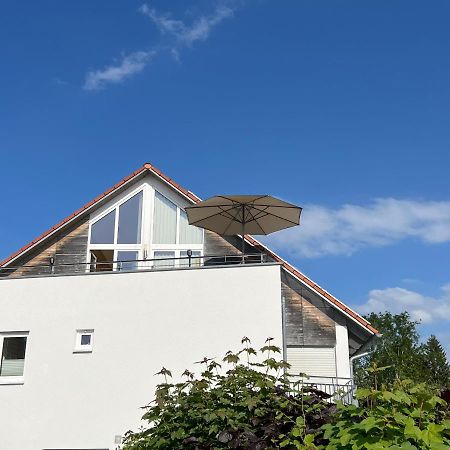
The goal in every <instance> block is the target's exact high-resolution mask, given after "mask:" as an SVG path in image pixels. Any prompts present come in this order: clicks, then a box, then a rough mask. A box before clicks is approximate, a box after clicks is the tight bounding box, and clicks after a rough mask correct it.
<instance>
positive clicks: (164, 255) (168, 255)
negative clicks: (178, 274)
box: [153, 251, 175, 269]
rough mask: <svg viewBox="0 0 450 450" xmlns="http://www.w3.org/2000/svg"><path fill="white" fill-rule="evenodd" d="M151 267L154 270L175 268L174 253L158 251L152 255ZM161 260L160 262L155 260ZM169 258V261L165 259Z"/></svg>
mask: <svg viewBox="0 0 450 450" xmlns="http://www.w3.org/2000/svg"><path fill="white" fill-rule="evenodd" d="M153 258H154V259H155V261H153V267H155V268H161V269H162V268H171V267H174V266H175V259H174V258H175V252H168V251H158V252H155V253H154V256H153ZM159 258H161V261H157V259H159ZM167 258H169V259H167Z"/></svg>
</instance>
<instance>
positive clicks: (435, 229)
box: [265, 198, 450, 258]
mask: <svg viewBox="0 0 450 450" xmlns="http://www.w3.org/2000/svg"><path fill="white" fill-rule="evenodd" d="M407 238H415V239H418V240H420V241H422V242H426V243H430V244H436V243H444V242H450V202H447V201H439V202H437V201H414V200H398V199H394V198H382V199H378V200H375V201H374V202H371V203H370V204H368V205H363V206H361V205H351V204H350V205H343V206H341V207H339V208H336V209H333V208H326V207H323V206H318V205H309V206H305V208H304V211H303V214H302V224H301V226H300V227H295V228H291V229H289V230H284V231H282V232H280V233H276V234H274V235H272V236H271V237H268V238H266V239H265V240H266V242H268V243H269V244H270V245H272V246H273V247H274V248H276V249H278V250H280V251H283V252H285V253H288V254H291V255H294V256H301V257H305V258H317V257H322V256H326V255H351V254H353V253H355V252H356V251H358V250H360V249H363V248H367V247H381V246H387V245H392V244H395V243H397V242H399V241H401V240H404V239H407Z"/></svg>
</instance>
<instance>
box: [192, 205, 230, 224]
mask: <svg viewBox="0 0 450 450" xmlns="http://www.w3.org/2000/svg"><path fill="white" fill-rule="evenodd" d="M227 206H229V205H227ZM199 208H200V207H199ZM201 208H219V209H221V212H215V213H214V214H211V215H210V216H206V217H203V218H201V219H198V220H196V221H195V222H192V223H190V225H195V224H196V223H198V222H201V221H203V220H206V219H211V217H214V216H223V214H222V213H223V212H228V211H231V210H232V209H234V206H231V207H230V209H229V210H228V211H224V210H222V207H221V206H217V205H214V206H202V207H201Z"/></svg>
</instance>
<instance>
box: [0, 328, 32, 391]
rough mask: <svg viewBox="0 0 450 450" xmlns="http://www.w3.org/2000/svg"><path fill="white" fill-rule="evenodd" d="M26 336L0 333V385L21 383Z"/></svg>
mask: <svg viewBox="0 0 450 450" xmlns="http://www.w3.org/2000/svg"><path fill="white" fill-rule="evenodd" d="M27 338H28V336H27V334H25V333H24V334H16V333H14V334H12V333H0V349H1V357H0V384H21V383H23V372H24V366H25V350H26V347H27Z"/></svg>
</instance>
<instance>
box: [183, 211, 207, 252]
mask: <svg viewBox="0 0 450 450" xmlns="http://www.w3.org/2000/svg"><path fill="white" fill-rule="evenodd" d="M180 244H203V231H202V230H201V229H200V228H198V227H194V226H192V225H189V221H188V217H187V214H186V212H185V211H183V210H180Z"/></svg>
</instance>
